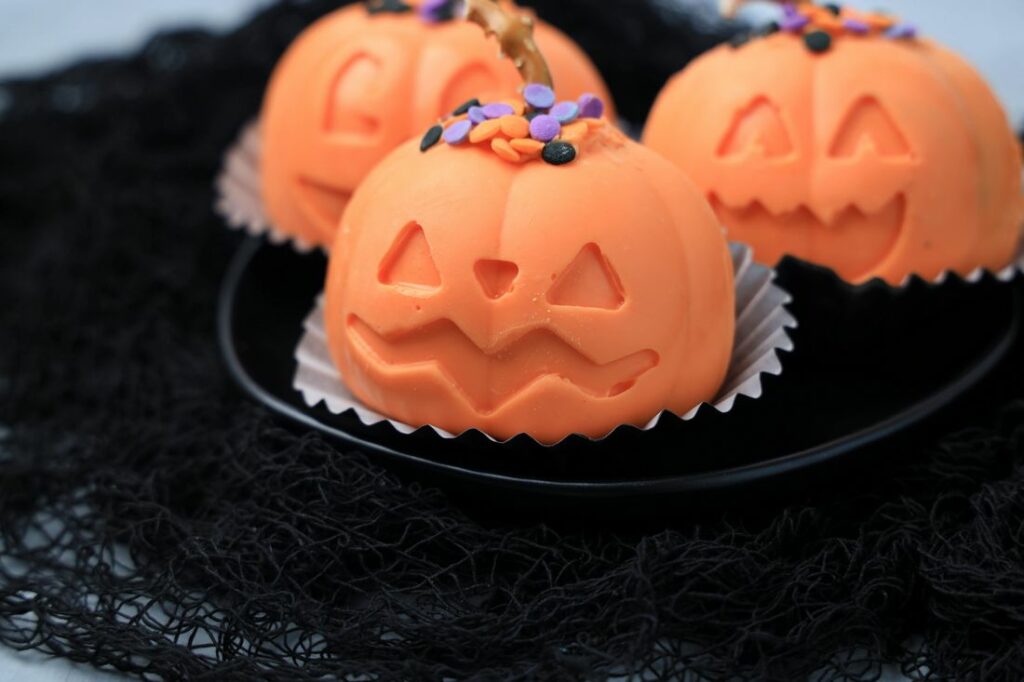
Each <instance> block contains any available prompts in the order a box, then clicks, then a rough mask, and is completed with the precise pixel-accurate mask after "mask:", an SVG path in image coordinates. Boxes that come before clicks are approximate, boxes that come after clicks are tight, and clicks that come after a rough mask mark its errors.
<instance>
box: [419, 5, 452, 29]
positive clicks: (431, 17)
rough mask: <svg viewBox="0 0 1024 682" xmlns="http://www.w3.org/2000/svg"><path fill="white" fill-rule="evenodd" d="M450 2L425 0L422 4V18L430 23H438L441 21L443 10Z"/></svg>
mask: <svg viewBox="0 0 1024 682" xmlns="http://www.w3.org/2000/svg"><path fill="white" fill-rule="evenodd" d="M447 4H448V0H423V4H422V5H420V18H421V19H423V21H425V22H427V23H429V24H436V23H437V22H439V21H441V10H443V9H444V8H445V6H446V5H447Z"/></svg>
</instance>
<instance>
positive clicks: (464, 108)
mask: <svg viewBox="0 0 1024 682" xmlns="http://www.w3.org/2000/svg"><path fill="white" fill-rule="evenodd" d="M478 106H480V100H478V99H476V98H474V99H471V100H469V101H468V102H466V103H465V104H463V105H462V106H460V107H459V108H458V109H456V110H455V111H453V112H452V116H462V115H463V114H465V113H467V112H469V110H470V109H471V108H473V107H478Z"/></svg>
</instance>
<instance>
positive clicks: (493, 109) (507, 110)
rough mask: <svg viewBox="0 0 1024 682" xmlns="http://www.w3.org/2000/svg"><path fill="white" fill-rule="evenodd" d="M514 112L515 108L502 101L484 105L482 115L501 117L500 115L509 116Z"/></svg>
mask: <svg viewBox="0 0 1024 682" xmlns="http://www.w3.org/2000/svg"><path fill="white" fill-rule="evenodd" d="M515 113H516V110H515V109H513V108H512V107H510V106H509V105H507V104H505V103H503V102H495V103H493V104H488V105H486V106H484V116H486V117H487V118H501V117H502V116H511V115H513V114H515Z"/></svg>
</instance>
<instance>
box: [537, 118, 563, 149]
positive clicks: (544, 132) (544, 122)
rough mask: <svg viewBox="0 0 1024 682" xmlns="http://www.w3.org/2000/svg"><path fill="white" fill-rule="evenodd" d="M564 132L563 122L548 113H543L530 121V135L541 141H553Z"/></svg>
mask: <svg viewBox="0 0 1024 682" xmlns="http://www.w3.org/2000/svg"><path fill="white" fill-rule="evenodd" d="M561 132H562V124H561V123H559V122H558V119H557V118H555V117H554V116H549V115H548V114H541V115H540V116H538V117H537V118H535V119H533V120H532V121H530V137H532V138H533V139H535V140H538V141H540V142H551V140H553V139H555V138H556V137H558V135H559V134H560V133H561Z"/></svg>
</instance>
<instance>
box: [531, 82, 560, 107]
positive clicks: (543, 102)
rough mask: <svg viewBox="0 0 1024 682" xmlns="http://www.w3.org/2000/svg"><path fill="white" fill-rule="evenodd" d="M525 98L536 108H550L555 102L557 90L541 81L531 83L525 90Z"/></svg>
mask: <svg viewBox="0 0 1024 682" xmlns="http://www.w3.org/2000/svg"><path fill="white" fill-rule="evenodd" d="M523 98H524V99H526V103H527V104H529V105H530V106H531V107H533V108H534V109H550V108H551V107H552V106H553V105H554V104H555V91H554V90H552V89H551V88H549V87H548V86H546V85H541V84H540V83H530V84H529V85H527V86H526V88H525V89H524V90H523Z"/></svg>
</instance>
